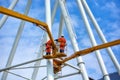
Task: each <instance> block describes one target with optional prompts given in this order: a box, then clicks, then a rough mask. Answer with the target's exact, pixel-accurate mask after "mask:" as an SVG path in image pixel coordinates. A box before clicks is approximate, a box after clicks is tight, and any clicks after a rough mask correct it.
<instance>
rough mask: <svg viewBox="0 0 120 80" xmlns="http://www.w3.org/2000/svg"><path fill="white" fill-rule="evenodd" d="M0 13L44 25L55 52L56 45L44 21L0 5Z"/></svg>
mask: <svg viewBox="0 0 120 80" xmlns="http://www.w3.org/2000/svg"><path fill="white" fill-rule="evenodd" d="M0 13H2V14H5V15H9V16H12V17H15V18H18V19H22V20H25V21H28V22H31V23H34V24H36V25H37V26H39V27H40V26H42V27H44V28H45V29H46V31H47V33H48V36H49V38H50V40H51V41H52V47H53V49H54V52H56V50H57V47H56V45H55V43H54V39H53V37H52V34H51V32H50V29H49V27H48V25H47V24H46V23H44V22H41V21H39V20H37V19H34V18H31V17H29V16H26V15H24V14H20V13H18V12H15V11H12V10H9V9H7V8H4V7H2V6H0Z"/></svg>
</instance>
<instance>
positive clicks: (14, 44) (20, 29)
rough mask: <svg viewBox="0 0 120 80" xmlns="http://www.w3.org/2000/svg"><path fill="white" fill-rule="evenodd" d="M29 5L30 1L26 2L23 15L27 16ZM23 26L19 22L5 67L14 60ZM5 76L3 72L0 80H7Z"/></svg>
mask: <svg viewBox="0 0 120 80" xmlns="http://www.w3.org/2000/svg"><path fill="white" fill-rule="evenodd" d="M30 5H31V0H28V3H27V6H26V9H25V13H24V14H25V15H27V14H28V12H29V9H30ZM24 25H25V21H21V23H20V27H19V29H18V32H17V35H16V38H15V41H14V43H13V46H12V49H11V52H10V55H9V58H8V62H7V64H6V67H9V66H11V64H12V61H13V58H14V55H15V52H16V49H17V46H18V43H19V40H20V37H21V34H22V31H23V28H24ZM7 75H8V73H7V72H4V73H3V75H2V79H1V80H6V79H7Z"/></svg>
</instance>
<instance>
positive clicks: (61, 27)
mask: <svg viewBox="0 0 120 80" xmlns="http://www.w3.org/2000/svg"><path fill="white" fill-rule="evenodd" d="M63 24H64V19H63V15H62V14H61V18H60V24H59V32H58V38H59V37H60V36H61V35H62V34H63V33H62V31H63Z"/></svg>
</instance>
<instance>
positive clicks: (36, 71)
mask: <svg viewBox="0 0 120 80" xmlns="http://www.w3.org/2000/svg"><path fill="white" fill-rule="evenodd" d="M43 43H44V41H43ZM43 50H44V47H43V46H42V47H41V48H40V49H39V52H38V53H37V59H38V58H42V56H43V53H44V52H43ZM40 63H41V60H40V61H37V62H35V64H34V66H40ZM38 71H39V68H34V71H33V73H32V78H31V79H32V80H36V77H37V74H38Z"/></svg>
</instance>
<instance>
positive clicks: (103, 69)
mask: <svg viewBox="0 0 120 80" xmlns="http://www.w3.org/2000/svg"><path fill="white" fill-rule="evenodd" d="M77 3H78V7H79V9H80V12H81V15H82V18H83V20H84V23H85V25H86V28H87V31H88V34H89V36H90V40H91V42H92V45H93V46H96V45H97V43H96V41H95V38H94V35H93V32H92V30H91V28H90V24H89V22H88V20H87V16H86V14H85V11H84V8H83V6H82V2H81V0H77ZM95 52H96V56H97V59H98V62H99V64H100V68H101V70H102V73H103V75H104V80H110V78H109V76H108V72H107V70H106V68H105V65H104V62H103V60H102V57H101V55H100V52H99V51H98V50H97V51H95Z"/></svg>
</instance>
